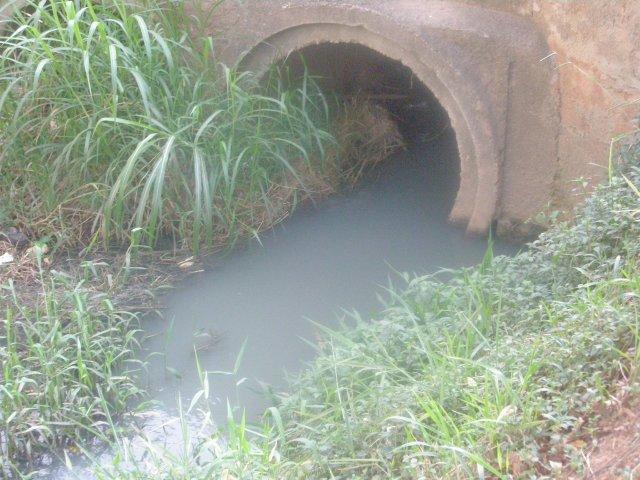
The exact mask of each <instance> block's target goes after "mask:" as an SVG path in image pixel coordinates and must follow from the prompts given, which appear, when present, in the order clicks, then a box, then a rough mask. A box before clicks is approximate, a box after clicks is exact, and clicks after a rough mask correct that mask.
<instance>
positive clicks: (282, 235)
mask: <svg viewBox="0 0 640 480" xmlns="http://www.w3.org/2000/svg"><path fill="white" fill-rule="evenodd" d="M456 155H457V154H456V148H455V140H454V139H453V138H452V136H451V137H443V138H442V139H441V140H440V141H438V142H436V143H431V144H429V145H422V146H417V147H414V148H413V149H412V150H410V151H407V152H404V153H402V154H399V155H397V156H395V157H394V158H391V159H390V160H389V161H388V162H386V163H385V164H384V165H382V166H381V167H380V168H379V169H378V170H376V171H375V172H373V173H372V174H371V175H370V177H369V178H367V179H366V180H365V181H363V182H362V183H361V185H359V186H358V188H357V189H355V190H354V191H351V192H348V193H345V194H341V195H336V196H334V197H332V198H330V199H328V200H326V201H324V202H323V203H322V204H321V205H317V206H314V207H309V208H306V209H304V210H300V211H298V212H297V213H296V214H295V215H294V216H293V217H292V218H290V219H289V220H287V221H286V222H285V223H283V224H282V225H280V226H278V227H277V228H276V229H275V230H273V231H272V232H269V233H266V234H264V235H263V236H262V238H261V240H260V242H253V243H251V244H250V245H248V246H247V247H246V248H243V249H240V250H236V251H235V252H233V253H232V254H230V255H227V256H225V257H221V258H219V259H213V262H212V263H213V267H212V268H210V269H208V270H207V271H206V272H205V273H201V274H198V275H195V276H193V277H191V278H190V279H189V280H188V281H186V282H185V283H184V284H182V285H180V286H178V288H177V289H176V290H175V291H174V292H172V293H171V294H169V295H168V296H167V297H166V298H165V303H166V306H167V310H166V311H165V313H164V318H161V319H159V318H157V317H149V318H147V319H146V320H145V321H144V325H143V327H144V330H145V333H146V337H147V340H146V342H145V348H146V350H147V352H146V355H150V354H151V352H159V353H160V354H159V355H158V354H154V355H150V356H149V357H148V362H149V363H148V367H149V368H148V378H147V382H148V387H149V389H150V391H151V394H152V397H153V398H154V399H156V400H157V401H159V402H161V403H163V404H164V405H165V407H166V408H165V409H162V408H161V409H158V410H156V411H153V412H151V415H152V416H151V418H150V427H149V429H150V430H151V431H153V432H154V433H152V436H155V437H156V438H160V437H162V439H163V441H164V440H166V444H167V445H171V444H172V442H173V443H175V444H176V445H180V432H179V429H178V428H173V429H172V428H166V427H164V424H165V422H167V421H168V419H169V417H170V416H171V415H172V413H171V412H173V411H174V408H175V406H176V404H177V402H176V400H177V397H178V395H181V397H182V399H183V401H184V402H185V403H186V404H188V399H189V398H190V397H191V396H192V395H193V394H194V393H195V392H196V391H198V390H199V389H200V387H201V385H200V380H199V376H198V372H197V368H196V353H195V352H196V351H197V358H198V361H199V363H200V365H201V368H202V369H203V370H207V371H208V372H211V373H210V375H209V380H210V386H211V391H212V392H213V397H214V398H215V401H216V402H217V403H218V408H217V409H216V412H217V414H218V418H217V420H218V421H225V420H226V417H227V401H228V402H229V404H230V405H231V406H232V407H233V408H234V409H235V412H236V414H237V415H239V414H240V413H241V412H242V411H245V412H246V414H247V417H248V419H249V420H257V419H258V418H259V417H260V415H261V414H262V412H263V411H264V409H265V407H267V406H269V405H270V398H269V395H265V392H268V391H270V390H273V391H278V390H280V389H283V388H285V387H286V375H287V373H288V374H296V373H297V372H299V371H300V369H301V368H303V367H304V364H305V362H307V361H310V360H312V359H313V356H314V349H313V347H312V346H310V345H309V343H308V342H311V343H313V342H314V341H315V340H316V339H317V338H318V331H317V330H318V329H317V327H316V326H315V325H314V323H313V322H316V323H319V324H322V325H328V326H336V325H337V323H338V321H339V319H340V318H344V317H345V314H344V311H345V310H346V311H353V310H357V311H358V312H360V314H361V315H362V316H363V317H370V316H372V315H374V314H375V312H377V311H378V310H379V308H380V303H379V300H378V298H377V295H382V296H384V295H385V287H386V286H388V285H389V282H391V283H393V284H396V285H398V286H401V285H402V280H401V278H400V277H399V275H398V273H397V272H410V273H416V274H428V273H433V272H436V271H438V270H440V269H442V268H455V267H462V266H469V265H473V264H475V263H477V262H479V261H480V260H481V259H482V257H483V255H484V253H485V251H486V248H487V240H486V239H484V238H469V237H467V236H465V234H464V232H463V231H462V230H461V229H459V228H457V227H454V226H451V225H449V224H448V223H447V214H448V212H449V210H450V207H451V205H452V202H453V200H454V197H455V191H456V188H457V185H456V175H457V173H456V169H455V168H452V167H451V165H452V162H453V164H455V163H456V161H457V158H456ZM517 249H518V247H516V246H513V245H507V244H504V243H500V242H498V243H497V244H496V245H495V246H494V250H495V251H496V253H506V254H510V253H514V252H515V251H517ZM312 321H313V322H312ZM243 345H244V351H243V355H242V358H241V361H240V362H239V364H238V356H239V352H240V351H241V350H242V349H243ZM236 367H238V368H237V372H236V374H235V375H226V374H223V373H214V372H231V371H233V370H234V369H236ZM154 425H155V426H156V427H158V428H155V427H154ZM154 428H155V430H154ZM150 430H147V431H148V432H149V431H150ZM172 436H173V437H174V438H171V437H172ZM102 458H104V459H105V461H106V462H108V461H109V454H108V452H107V453H106V454H104V456H103V457H102ZM54 477H55V478H58V479H62V478H87V479H88V478H91V475H90V474H88V473H87V472H85V471H82V469H80V470H76V471H75V472H73V474H72V475H71V476H69V474H68V473H64V472H62V473H59V474H58V475H55V476H54Z"/></svg>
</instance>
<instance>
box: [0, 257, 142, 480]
mask: <svg viewBox="0 0 640 480" xmlns="http://www.w3.org/2000/svg"><path fill="white" fill-rule="evenodd" d="M40 285H41V291H40V292H39V294H38V297H37V302H35V305H32V304H31V302H30V303H28V304H25V302H24V301H23V300H22V299H21V298H20V297H19V294H18V292H17V290H16V288H15V287H14V285H13V282H11V281H9V282H8V283H6V284H3V286H2V292H1V293H0V305H1V306H2V313H1V314H0V315H1V317H2V321H0V368H1V375H2V382H1V383H0V460H1V461H0V468H1V470H0V472H2V475H0V476H3V478H7V477H6V476H8V478H13V477H12V475H13V474H15V475H16V478H18V477H19V476H20V474H21V473H25V469H27V466H28V465H31V466H32V467H34V466H35V467H37V466H38V465H39V464H40V462H41V461H42V460H43V455H45V454H47V455H54V456H55V455H61V454H62V449H64V448H67V447H74V446H75V445H76V444H79V443H81V442H83V441H84V440H88V439H91V438H93V437H95V436H96V435H100V432H103V431H104V430H105V429H106V425H107V424H108V422H107V421H108V419H109V418H110V417H111V415H117V414H119V413H123V412H124V411H125V410H126V408H127V404H128V403H130V402H131V401H132V400H134V399H135V398H138V397H140V395H141V391H140V389H139V388H138V387H137V386H136V384H135V381H134V379H133V377H132V375H131V368H133V367H135V364H136V363H137V362H136V361H135V360H134V351H135V350H136V348H137V347H138V344H137V340H136V338H135V337H136V324H137V317H136V316H135V315H134V314H132V313H127V312H123V311H120V310H118V309H117V308H116V307H114V305H113V303H112V302H111V300H110V298H109V297H108V296H107V295H106V294H104V293H100V292H99V291H98V290H96V289H94V288H92V287H91V286H90V285H88V284H87V282H85V281H76V279H75V278H73V277H71V276H69V275H67V274H63V273H61V272H51V273H49V272H45V271H44V270H43V269H42V268H41V269H40Z"/></svg>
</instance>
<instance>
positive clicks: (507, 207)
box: [209, 0, 559, 234]
mask: <svg viewBox="0 0 640 480" xmlns="http://www.w3.org/2000/svg"><path fill="white" fill-rule="evenodd" d="M217 17H218V19H219V20H218V21H217V23H216V25H215V26H212V28H211V31H210V32H209V33H210V34H212V35H216V36H217V37H218V38H220V40H219V42H218V44H219V46H220V47H221V51H222V54H223V58H224V59H225V61H226V62H227V63H238V64H239V65H240V66H241V67H242V68H244V69H248V70H253V71H257V72H261V71H266V70H267V69H268V68H270V66H272V65H274V64H276V63H281V62H284V61H286V60H287V59H291V58H295V56H296V54H297V53H304V54H305V55H304V56H305V58H306V60H307V61H308V62H310V65H311V66H314V67H315V68H318V69H320V70H322V69H324V70H325V71H326V70H327V69H328V68H329V66H330V65H333V68H336V66H339V68H341V72H335V71H334V72H329V73H331V75H329V76H330V77H332V78H334V79H337V81H339V82H342V85H339V86H340V87H343V88H344V87H345V85H346V87H347V88H354V87H357V84H358V82H362V83H365V82H368V83H369V84H370V85H369V86H368V87H370V88H373V89H374V90H375V83H376V81H382V82H387V83H388V81H389V75H390V72H391V74H394V72H395V74H397V73H398V69H397V68H395V67H393V65H396V64H397V65H401V66H403V67H404V68H405V69H406V71H408V72H410V74H411V75H412V77H413V78H414V79H415V80H416V82H418V83H420V84H421V85H422V86H423V87H424V89H425V90H426V91H428V92H430V95H432V97H433V99H434V100H435V101H436V103H437V104H438V105H440V106H441V107H442V109H443V110H444V111H445V112H446V116H447V117H448V119H449V120H450V122H451V126H452V128H453V130H454V131H455V135H456V140H457V144H458V150H459V157H460V168H459V189H458V192H457V197H456V200H455V203H454V205H453V207H452V210H451V214H450V219H451V221H452V222H455V223H459V224H462V225H464V226H465V227H466V229H467V231H468V232H469V233H472V234H484V233H486V232H487V231H488V229H489V228H490V226H491V225H492V223H493V222H495V221H497V222H498V224H499V226H500V227H501V230H503V231H504V230H508V229H513V228H516V227H518V226H520V225H522V223H523V222H525V221H526V220H527V219H529V218H530V217H531V216H533V215H535V214H536V213H538V212H539V211H541V210H542V209H543V208H544V207H545V206H546V205H547V204H548V203H549V201H550V200H551V199H552V197H553V186H554V177H555V174H556V169H557V145H556V138H557V130H558V128H559V121H558V101H557V95H556V91H555V88H554V81H555V77H554V75H555V71H554V69H553V64H552V62H551V63H549V62H547V63H542V62H540V59H541V58H544V57H545V56H546V55H548V50H549V49H548V47H547V45H546V43H545V41H544V39H543V38H542V37H541V36H540V35H539V33H538V32H537V30H536V29H535V28H534V27H533V25H531V24H529V23H528V22H527V21H526V20H524V19H521V18H519V17H517V16H514V15H510V14H507V13H501V12H496V11H491V10H488V9H484V8H482V7H475V6H471V5H462V4H460V3H458V2H442V1H438V2H435V1H434V2H431V1H429V2H424V1H393V2H388V1H373V0H371V1H359V2H353V4H352V3H348V2H317V1H310V0H309V1H296V2H287V4H286V5H279V4H278V5H277V6H276V5H273V2H259V1H249V2H247V1H244V2H227V3H226V4H225V6H224V8H223V9H222V10H221V11H220V15H218V16H217ZM372 55H374V56H375V55H377V58H378V61H377V63H376V62H371V61H369V60H370V59H371V56H372ZM385 62H386V63H385ZM372 65H374V66H375V65H377V66H378V67H379V68H378V69H377V70H376V69H375V68H374V69H373V70H372V69H371V68H370V67H372ZM329 70H330V68H329ZM345 82H346V83H345ZM414 103H417V102H414ZM405 113H406V112H405ZM425 133H428V132H425Z"/></svg>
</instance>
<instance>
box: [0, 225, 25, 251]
mask: <svg viewBox="0 0 640 480" xmlns="http://www.w3.org/2000/svg"><path fill="white" fill-rule="evenodd" d="M0 237H3V238H5V239H6V240H7V241H8V242H9V243H10V244H11V245H13V246H15V247H18V248H23V247H26V246H27V245H29V243H30V242H29V238H28V237H27V236H26V235H25V234H24V233H22V232H21V231H20V230H18V229H17V228H15V227H9V228H8V229H7V230H6V231H3V232H0Z"/></svg>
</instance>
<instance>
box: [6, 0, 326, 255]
mask: <svg viewBox="0 0 640 480" xmlns="http://www.w3.org/2000/svg"><path fill="white" fill-rule="evenodd" d="M134 5H135V4H134V3H125V2H124V1H120V0H105V1H94V0H72V1H67V0H53V1H48V2H29V4H28V8H27V9H26V10H25V12H30V13H23V14H20V15H19V16H18V17H17V19H16V20H15V23H14V24H12V29H11V31H10V33H9V34H7V35H6V36H5V37H3V38H0V51H1V53H0V72H1V73H0V127H1V128H0V150H1V156H0V158H2V162H1V163H0V178H1V179H2V180H1V184H0V189H1V190H2V191H3V192H5V194H4V195H3V197H4V200H5V204H4V205H3V208H2V212H0V215H4V218H0V222H2V223H5V224H9V223H14V224H17V225H18V226H20V227H21V230H23V231H25V232H29V233H31V236H32V237H35V238H37V237H38V236H39V235H45V234H46V235H52V236H54V237H55V238H56V239H57V241H58V242H61V243H67V244H78V243H84V244H86V243H88V242H91V241H97V240H101V241H103V242H104V243H105V244H109V243H110V242H114V241H117V242H122V241H132V240H133V241H134V242H135V243H147V244H154V243H155V242H156V241H157V239H158V238H159V237H161V236H173V237H175V238H177V239H178V241H180V242H183V243H186V244H187V246H190V247H192V248H193V249H195V250H197V249H198V247H199V246H201V245H203V244H204V245H207V246H211V245H214V244H221V243H229V242H231V241H232V240H233V239H234V238H236V237H238V236H242V235H247V234H253V233H255V232H256V231H259V230H261V229H264V228H267V227H269V226H270V225H271V224H272V223H273V222H275V221H277V220H278V219H281V218H282V216H283V210H289V209H290V208H291V206H292V205H295V203H296V202H297V201H299V200H300V198H301V197H304V196H307V195H311V194H313V190H314V188H315V187H316V185H314V184H313V183H312V182H309V184H308V183H306V181H305V180H306V178H304V177H303V173H304V172H313V173H314V174H315V175H317V176H318V177H322V176H323V175H324V173H325V167H326V166H327V165H325V163H331V162H330V160H328V159H330V156H329V155H328V154H327V152H326V149H327V148H328V147H329V146H330V145H332V144H333V137H332V135H330V134H329V133H328V122H329V111H328V108H327V105H326V103H325V101H324V97H323V95H322V94H321V93H320V91H319V90H318V89H317V87H316V86H315V84H314V83H313V82H312V81H310V80H309V81H303V82H302V83H301V85H300V87H299V88H292V89H285V88H284V87H283V86H282V84H281V83H279V82H271V86H272V89H271V90H270V91H268V92H266V91H264V90H263V89H261V88H260V87H259V86H258V85H257V84H256V82H255V81H254V79H252V78H251V76H250V75H248V74H239V73H237V72H235V71H234V70H232V69H228V68H225V67H223V66H221V65H219V64H218V63H217V62H216V60H215V57H214V55H213V41H212V40H211V39H207V40H192V36H191V35H188V34H187V33H186V32H187V27H190V28H195V27H194V26H193V25H189V26H187V25H185V24H183V23H184V22H186V21H191V19H190V18H188V17H187V16H186V14H185V13H184V12H182V10H181V9H180V7H179V6H175V4H174V3H173V2H172V3H169V4H167V5H164V6H159V5H157V4H155V3H152V2H138V6H134ZM309 177H313V175H310V176H309ZM285 192H286V195H285V194H284V193H285ZM132 237H133V238H132Z"/></svg>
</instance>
